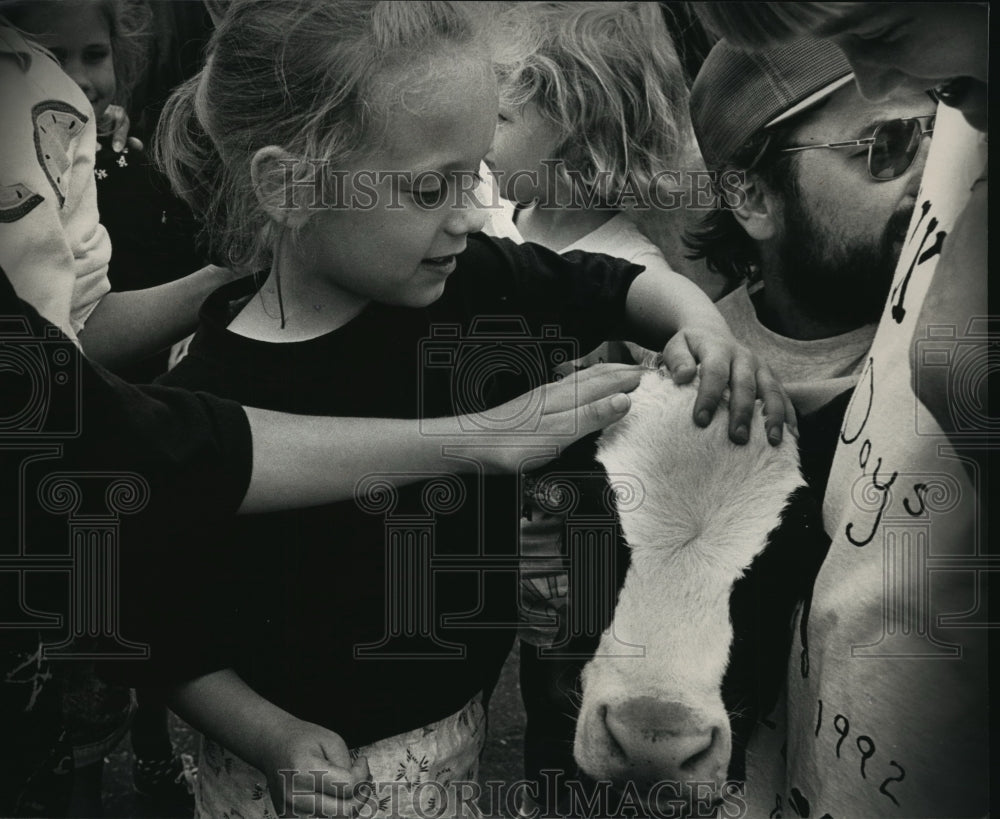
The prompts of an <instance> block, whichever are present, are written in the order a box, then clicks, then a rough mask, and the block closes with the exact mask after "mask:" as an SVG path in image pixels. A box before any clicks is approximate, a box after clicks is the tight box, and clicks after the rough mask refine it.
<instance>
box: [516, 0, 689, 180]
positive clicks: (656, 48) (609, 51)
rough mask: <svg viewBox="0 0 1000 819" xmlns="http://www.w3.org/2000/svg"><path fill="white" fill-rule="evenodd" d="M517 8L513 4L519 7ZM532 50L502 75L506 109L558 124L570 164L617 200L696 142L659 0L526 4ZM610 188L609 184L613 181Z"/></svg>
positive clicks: (559, 153)
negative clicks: (535, 113)
mask: <svg viewBox="0 0 1000 819" xmlns="http://www.w3.org/2000/svg"><path fill="white" fill-rule="evenodd" d="M513 10H514V9H512V11H513ZM516 11H517V12H518V13H519V15H520V20H521V21H524V19H525V17H526V18H527V22H526V24H525V23H523V22H522V24H521V27H520V28H517V27H512V30H515V31H518V32H519V34H520V36H522V37H524V38H528V39H530V40H531V43H530V49H527V50H529V52H530V55H529V56H528V57H527V58H526V60H525V61H524V62H523V63H518V64H517V65H516V68H515V70H514V71H513V72H510V73H507V74H505V75H502V76H501V98H502V100H503V102H504V104H505V105H508V106H510V107H513V108H520V107H522V106H523V105H525V104H527V103H534V104H535V105H537V106H538V108H539V111H540V113H541V114H542V116H543V117H545V118H546V119H547V120H549V121H550V122H552V123H553V124H555V125H556V126H557V127H558V129H559V132H560V134H561V135H562V142H561V144H560V145H559V146H558V147H557V149H556V156H554V157H552V159H557V160H561V161H562V162H563V163H565V166H566V168H567V170H571V171H574V172H575V173H576V174H578V175H579V178H580V179H581V181H583V182H584V183H585V184H587V185H594V184H596V183H597V181H598V180H600V182H601V190H602V191H607V192H608V193H610V194H611V195H612V196H617V195H618V194H620V193H621V191H622V190H623V189H626V188H628V189H629V190H636V189H638V190H639V191H648V190H649V186H650V185H651V184H652V183H653V177H654V176H655V174H656V173H657V172H658V171H662V170H664V169H667V168H672V167H675V165H676V163H677V162H678V161H679V159H680V158H681V156H682V154H683V152H684V150H685V149H686V147H687V146H688V145H690V140H691V123H690V118H689V115H688V83H687V77H686V76H685V73H684V69H683V66H682V65H681V62H680V59H679V58H678V55H677V51H676V49H675V48H674V44H673V40H672V39H671V37H670V32H669V30H668V29H667V25H666V22H665V21H664V19H663V14H662V11H661V10H660V7H659V5H658V4H657V3H612V2H529V3H517V4H516ZM605 186H607V187H605Z"/></svg>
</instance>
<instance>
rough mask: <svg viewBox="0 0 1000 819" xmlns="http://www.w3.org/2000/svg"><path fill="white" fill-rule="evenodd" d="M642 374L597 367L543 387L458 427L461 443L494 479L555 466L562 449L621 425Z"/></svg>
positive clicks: (624, 368) (622, 367)
mask: <svg viewBox="0 0 1000 819" xmlns="http://www.w3.org/2000/svg"><path fill="white" fill-rule="evenodd" d="M643 372H644V369H643V368H642V367H638V366H634V365H627V364H597V365H595V366H593V367H588V368H587V369H585V370H581V371H579V372H575V373H573V374H571V375H569V376H566V377H565V378H562V379H560V380H559V381H555V382H552V383H550V384H543V385H542V386H540V387H536V388H535V389H533V390H531V391H530V392H528V393H525V394H524V395H522V396H519V397H518V398H515V399H514V400H512V401H509V402H507V403H506V404H502V405H501V406H499V407H495V408H493V409H491V410H487V411H485V412H482V413H478V414H470V415H465V416H462V417H461V418H459V419H442V420H441V421H439V422H436V423H440V424H441V425H443V426H444V428H445V429H447V428H448V425H450V424H452V423H453V422H454V421H457V422H458V427H459V430H460V435H459V443H461V444H462V445H463V446H465V447H472V449H473V451H474V452H476V453H477V455H478V459H479V461H480V462H481V463H483V464H484V466H485V468H486V471H487V472H491V473H511V472H515V473H516V472H518V471H521V470H524V469H526V468H528V467H527V466H526V464H527V462H528V461H530V462H531V467H530V468H532V469H534V468H536V467H538V466H541V465H542V464H544V463H546V462H548V461H551V460H552V459H553V458H555V457H556V456H557V455H558V454H559V452H560V451H561V449H562V448H564V447H567V446H569V445H570V444H572V443H573V442H574V441H576V440H577V439H579V438H582V437H583V436H584V435H589V434H590V433H591V432H597V431H598V430H600V429H603V428H604V427H606V426H608V425H609V424H612V423H614V422H615V421H619V420H621V419H622V418H623V417H624V416H625V414H626V413H627V412H628V410H629V407H630V406H631V402H630V401H629V398H628V395H627V393H629V392H631V391H632V390H634V389H635V388H636V387H637V386H639V380H640V379H641V378H642V374H643Z"/></svg>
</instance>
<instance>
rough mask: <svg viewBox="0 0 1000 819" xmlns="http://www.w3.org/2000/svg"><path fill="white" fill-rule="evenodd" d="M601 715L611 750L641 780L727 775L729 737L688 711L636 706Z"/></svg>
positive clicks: (635, 703)
mask: <svg viewBox="0 0 1000 819" xmlns="http://www.w3.org/2000/svg"><path fill="white" fill-rule="evenodd" d="M601 715H602V717H603V718H604V723H605V726H606V727H607V734H608V745H609V750H612V751H613V752H614V753H616V754H618V753H620V755H621V756H620V758H621V760H622V761H624V762H625V763H626V764H627V765H628V767H629V768H630V769H631V770H632V771H633V772H634V773H635V774H637V775H639V776H641V777H642V778H644V779H650V780H661V779H669V780H676V781H696V780H697V781H706V782H707V781H715V780H717V779H718V778H719V777H720V776H722V775H724V773H725V770H726V767H727V765H728V762H729V745H730V743H729V738H728V734H727V733H726V732H725V731H724V730H723V728H722V727H720V726H719V725H717V724H713V723H712V722H711V721H710V720H707V719H705V718H704V717H701V716H699V714H698V713H697V712H695V711H693V710H692V709H691V708H689V707H687V706H684V705H681V704H680V703H676V702H672V703H662V702H655V704H654V702H653V701H649V700H646V701H642V700H639V701H630V702H625V703H622V704H621V705H618V706H614V707H612V708H609V709H602V712H601Z"/></svg>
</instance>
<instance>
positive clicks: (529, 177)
mask: <svg viewBox="0 0 1000 819" xmlns="http://www.w3.org/2000/svg"><path fill="white" fill-rule="evenodd" d="M561 142H562V135H561V134H560V131H559V128H558V127H556V125H554V124H553V123H551V122H549V120H547V119H545V118H544V117H543V116H542V114H541V112H540V111H539V109H538V106H537V105H535V103H533V102H529V103H527V104H526V105H524V106H522V107H521V108H520V109H514V108H510V107H507V106H503V105H501V107H500V114H499V117H498V118H497V128H496V134H495V135H494V137H493V145H492V147H491V148H490V152H489V153H488V154H487V155H486V164H488V165H489V166H490V169H491V170H492V171H493V172H494V173H495V174H496V176H497V182H498V184H499V186H500V192H501V193H502V194H503V196H504V197H505V198H507V199H509V200H511V201H512V202H517V203H518V204H521V205H530V204H531V203H532V202H534V201H535V200H538V199H541V200H545V199H547V198H548V196H549V195H551V194H554V193H555V190H554V188H555V184H556V169H555V167H553V166H552V165H547V164H543V162H542V161H543V160H546V159H551V158H552V157H553V156H554V155H555V151H556V148H558V147H559V144H560V143H561Z"/></svg>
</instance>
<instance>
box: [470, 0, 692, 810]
mask: <svg viewBox="0 0 1000 819" xmlns="http://www.w3.org/2000/svg"><path fill="white" fill-rule="evenodd" d="M513 11H514V12H516V13H518V14H519V15H526V16H527V17H528V21H527V22H528V25H527V26H526V27H524V28H523V29H522V31H526V32H528V40H529V42H530V56H529V57H528V58H527V59H526V61H525V62H524V63H522V64H520V65H518V66H516V67H515V70H513V71H509V72H504V73H503V76H502V80H501V88H500V99H501V102H500V113H499V118H498V122H497V129H496V135H495V137H494V140H493V145H492V147H491V148H490V151H489V153H488V154H487V160H486V161H487V164H488V165H489V166H490V168H491V169H492V171H493V172H494V175H495V177H496V179H497V180H498V185H499V186H500V188H501V190H502V191H503V193H504V195H505V196H507V197H508V198H509V199H510V200H511V202H512V203H513V204H514V206H516V209H515V207H514V206H511V207H508V208H506V209H505V210H504V211H503V213H502V214H497V215H495V216H494V219H493V223H492V225H491V228H490V232H496V233H502V234H504V235H511V232H512V231H513V232H515V233H516V232H519V233H520V235H521V236H522V237H523V239H525V240H528V241H532V242H537V243H538V244H541V245H544V246H546V247H548V248H550V249H552V250H555V251H558V252H560V253H568V252H570V251H574V250H582V251H587V252H591V253H606V254H608V255H610V256H617V257H620V258H623V259H627V260H628V261H630V262H633V263H635V264H641V265H644V266H645V267H646V270H647V272H654V271H655V272H656V273H659V274H661V275H663V276H665V277H670V278H671V279H673V280H674V281H675V282H677V284H676V286H677V287H678V291H677V292H683V291H682V290H681V288H684V287H686V288H688V289H690V290H693V289H694V285H693V284H690V283H688V282H683V281H682V280H681V279H680V278H679V277H678V276H677V275H676V274H674V273H673V270H672V268H671V265H670V263H669V262H668V261H667V259H666V258H664V255H663V252H662V251H661V250H660V248H659V247H657V245H655V244H654V243H653V242H652V241H650V239H648V238H647V237H646V236H645V235H643V233H642V232H641V231H640V229H639V227H638V226H637V224H636V216H637V213H638V212H639V211H636V210H635V208H636V206H637V205H640V206H643V205H644V206H647V207H649V206H651V207H652V212H653V213H655V214H656V215H657V216H658V217H671V216H672V217H673V218H676V214H677V212H678V211H675V212H674V214H670V213H666V212H664V210H663V206H661V207H659V208H657V199H656V198H655V197H656V196H660V197H661V200H662V201H663V202H669V201H670V200H669V198H668V192H667V191H664V190H663V187H664V185H663V183H662V181H661V182H660V183H658V182H657V179H658V178H659V179H661V180H662V179H663V178H664V175H663V173H661V172H670V171H672V170H673V171H676V170H681V169H688V168H691V167H692V164H691V163H692V153H694V154H696V153H697V150H696V149H694V150H693V151H692V147H693V145H694V138H693V132H692V129H691V123H690V119H689V116H688V89H687V84H686V78H685V75H684V70H683V68H682V65H681V62H680V60H679V58H678V55H677V53H676V51H675V49H674V45H673V41H672V39H671V36H670V32H669V31H668V29H667V26H666V23H665V21H664V18H663V13H662V10H661V9H660V6H659V4H656V3H580V2H572V3H555V2H539V3H519V4H517V7H516V9H514V10H513ZM510 30H511V31H513V32H514V33H516V34H520V33H521V31H519V30H518V29H516V28H514V27H511V29H510ZM694 167H697V166H696V165H695V166H694ZM503 214H506V215H507V217H508V219H507V221H506V222H505V220H504V218H503ZM511 218H513V220H514V226H511V225H510V224H509V220H510V219H511ZM676 261H679V262H680V263H682V264H683V263H684V260H683V258H678V259H677V260H676ZM628 356H629V352H628V351H627V350H626V349H625V348H624V346H623V345H620V344H617V343H610V344H604V345H601V347H599V348H598V349H597V350H595V351H594V352H593V353H590V354H589V356H588V357H587V358H586V359H585V362H586V361H594V360H598V359H604V360H626V358H627V357H628ZM583 463H584V464H585V463H586V461H584V462H583ZM571 469H572V467H571V466H570V464H569V462H568V461H567V460H565V459H563V460H561V461H556V462H554V463H553V464H551V465H550V466H549V467H548V468H547V470H546V472H549V471H553V472H563V473H565V472H566V471H570V470H571ZM545 486H546V480H545V473H542V474H536V475H534V476H533V479H532V480H529V481H528V482H527V483H526V488H527V489H528V491H529V495H528V497H526V498H525V506H524V510H525V514H524V517H523V518H522V521H521V553H522V555H524V557H525V563H524V567H523V575H522V608H521V612H522V617H523V618H524V620H525V622H524V624H523V626H522V628H521V631H520V635H521V640H522V642H521V665H520V675H521V693H522V697H523V700H524V704H525V711H526V717H527V722H526V728H525V774H526V776H527V777H528V779H530V780H531V781H533V782H534V783H535V786H536V788H537V791H538V793H539V798H540V799H541V801H542V803H543V804H546V805H551V804H553V803H554V800H555V799H556V795H555V794H547V793H543V792H542V791H543V789H544V788H545V787H546V783H547V782H548V780H547V779H546V778H545V777H543V776H542V775H541V771H542V770H545V769H550V770H551V769H555V770H567V769H568V770H569V771H572V770H573V767H574V763H573V758H572V751H571V749H572V737H573V731H574V728H575V713H576V701H577V700H576V693H575V686H576V685H577V681H578V673H579V670H580V667H582V661H576V662H574V661H572V660H570V659H568V658H567V657H565V656H564V657H560V656H558V653H559V652H554V651H553V650H552V646H553V642H556V643H558V644H559V645H561V646H562V647H563V648H566V645H565V642H566V639H567V637H568V635H566V634H565V633H562V634H560V633H559V629H558V627H557V626H558V625H560V624H562V625H564V624H565V622H566V619H567V611H566V605H567V598H568V592H569V589H568V576H567V570H566V567H565V565H564V557H563V556H564V555H566V553H567V551H566V547H565V545H564V544H563V533H564V530H565V515H563V514H558V513H552V512H549V511H546V503H545V501H544V493H545V489H544V487H545ZM536 491H537V492H541V493H542V498H541V499H537V500H536V498H535V497H534V493H535V492H536ZM574 599H582V597H580V596H575V598H574ZM553 616H555V617H557V618H558V619H557V620H556V621H553ZM539 647H544V648H545V651H544V652H541V651H539ZM564 653H565V652H564ZM572 653H574V654H579V653H580V652H579V650H577V649H576V648H573V649H572ZM523 808H524V809H525V810H529V809H530V806H527V805H525V806H523Z"/></svg>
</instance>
